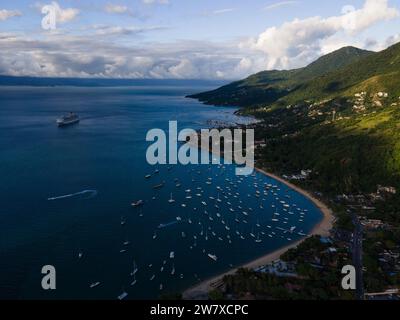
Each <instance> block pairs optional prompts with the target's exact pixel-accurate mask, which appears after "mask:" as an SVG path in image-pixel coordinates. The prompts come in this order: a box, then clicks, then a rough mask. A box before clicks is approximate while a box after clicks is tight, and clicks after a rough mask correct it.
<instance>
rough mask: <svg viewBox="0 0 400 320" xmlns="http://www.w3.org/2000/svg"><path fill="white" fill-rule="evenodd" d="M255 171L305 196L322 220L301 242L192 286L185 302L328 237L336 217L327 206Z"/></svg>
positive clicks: (206, 297)
mask: <svg viewBox="0 0 400 320" xmlns="http://www.w3.org/2000/svg"><path fill="white" fill-rule="evenodd" d="M255 170H256V171H257V172H259V173H262V174H264V175H266V176H268V177H270V178H273V179H275V180H277V181H279V182H281V183H283V184H285V185H286V186H288V187H289V188H291V189H293V190H295V191H296V192H298V193H300V194H302V195H303V196H305V197H306V198H307V199H309V200H310V201H311V202H312V203H313V204H314V205H315V206H316V207H317V208H318V209H319V210H320V211H321V213H322V215H323V218H322V220H321V221H320V222H319V223H318V224H317V225H315V226H314V228H313V229H312V231H311V232H310V234H309V235H308V236H306V237H304V238H302V239H301V240H299V241H297V242H294V243H292V244H290V245H287V246H285V247H283V248H280V249H278V250H275V251H273V252H271V253H268V254H266V255H265V256H262V257H260V258H257V259H255V260H253V261H251V262H249V263H246V264H244V265H242V266H240V267H238V268H234V269H231V270H229V271H227V272H225V273H222V274H219V275H217V276H215V277H212V278H210V279H207V280H205V281H202V282H201V283H199V284H197V285H194V286H192V287H191V288H188V289H187V290H185V291H184V292H183V294H182V297H183V299H184V300H206V299H208V292H209V291H210V290H213V289H215V288H217V287H218V285H219V284H220V283H221V281H222V279H223V277H225V276H227V275H233V274H235V273H236V272H237V271H238V270H239V269H243V268H244V269H255V268H258V267H261V266H263V265H266V264H269V263H271V262H273V261H275V260H278V259H279V258H280V257H281V256H282V255H283V254H284V253H285V252H286V251H288V250H290V249H293V248H296V247H297V246H298V245H299V244H301V243H302V242H303V241H305V240H306V239H307V238H309V237H310V236H315V235H320V236H328V235H329V232H330V230H331V229H332V227H333V222H334V219H335V218H334V216H333V213H332V210H331V209H329V208H328V206H327V205H325V204H324V203H323V202H322V201H320V200H319V199H317V198H315V197H314V196H313V195H312V194H311V193H310V192H308V191H306V190H304V189H301V188H300V187H298V186H296V185H294V184H292V183H290V182H289V181H286V180H284V179H283V178H281V177H279V176H277V175H274V174H272V173H269V172H266V171H265V170H263V169H260V168H255Z"/></svg>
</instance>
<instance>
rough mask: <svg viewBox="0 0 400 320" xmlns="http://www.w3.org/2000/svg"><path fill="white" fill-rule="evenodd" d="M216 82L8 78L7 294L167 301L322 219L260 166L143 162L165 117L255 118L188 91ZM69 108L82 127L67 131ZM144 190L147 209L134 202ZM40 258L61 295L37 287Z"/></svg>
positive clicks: (3, 127)
mask: <svg viewBox="0 0 400 320" xmlns="http://www.w3.org/2000/svg"><path fill="white" fill-rule="evenodd" d="M208 89H210V87H207V85H206V84H199V83H191V82H187V83H180V84H177V83H174V84H169V83H168V82H166V83H165V84H164V85H163V84H160V83H159V82H158V83H157V84H155V85H149V84H148V83H146V84H145V85H138V86H130V87H90V88H89V87H0V150H1V152H0V177H1V183H0V203H1V206H0V298H6V299H8V298H10V299H11V298H18V299H116V298H117V296H118V295H119V294H121V292H123V291H126V292H127V293H128V298H130V299H145V298H158V297H160V296H161V295H165V294H173V293H176V292H181V291H182V290H184V289H185V288H187V287H189V286H191V285H193V284H195V283H197V282H198V281H200V280H202V279H203V280H204V279H206V278H208V277H210V276H213V275H215V274H218V273H221V272H223V271H226V270H228V269H231V267H232V266H239V265H242V264H244V263H246V262H248V261H250V260H252V259H254V258H257V257H259V256H262V255H264V254H266V253H268V252H272V251H274V250H276V249H278V248H280V247H283V246H286V245H288V244H289V243H291V242H294V241H296V240H299V239H300V238H301V237H302V235H301V234H298V233H299V232H301V231H302V232H304V233H307V232H309V231H310V230H311V229H312V228H313V227H314V226H315V224H316V223H318V222H319V221H320V220H321V218H322V216H321V213H320V212H319V210H318V209H317V208H316V207H315V206H314V205H313V204H312V203H311V202H310V201H309V200H307V199H306V198H305V197H303V196H302V195H300V194H298V193H296V192H295V191H292V190H288V188H287V187H286V186H284V185H282V184H280V183H279V182H277V181H274V180H272V179H270V178H267V177H265V176H263V175H261V174H256V175H255V176H249V177H245V178H240V177H238V176H236V175H235V170H234V166H233V165H230V166H225V167H221V166H216V165H212V166H211V165H199V166H183V165H176V166H172V167H171V168H168V166H156V167H153V166H150V165H148V164H147V162H146V157H145V155H146V149H147V147H148V146H149V143H148V142H146V141H145V137H146V133H147V131H148V130H149V129H153V128H161V129H167V128H168V121H169V120H177V121H178V125H179V129H183V128H194V129H199V128H206V127H208V121H209V120H220V121H225V122H240V121H245V120H243V119H241V118H239V117H236V116H235V115H234V111H235V109H234V108H220V107H212V106H205V105H202V104H201V103H199V102H197V101H195V100H190V99H187V98H185V95H187V94H191V93H195V92H200V91H204V90H208ZM69 111H72V112H76V113H78V114H79V115H80V117H81V122H80V124H78V125H76V126H72V127H69V128H63V129H59V128H57V126H56V125H55V119H56V118H57V117H59V116H60V115H62V114H64V113H66V112H69ZM156 170H159V173H155V171H156ZM147 174H152V177H151V178H150V179H146V178H145V176H146V175H147ZM163 181H165V186H164V187H163V188H161V189H157V190H156V189H154V188H153V186H155V185H157V184H160V183H162V182H163ZM207 182H208V183H207ZM267 184H271V185H274V186H275V188H270V189H269V190H268V189H267V188H266V185H267ZM177 185H178V186H177ZM179 185H180V186H179ZM217 187H220V188H217ZM188 189H190V190H191V192H190V193H189V192H186V191H187V190H188ZM257 191H258V192H259V193H260V194H259V195H257ZM171 193H172V196H173V198H174V199H175V202H174V203H173V204H170V203H169V202H168V200H169V199H170V195H171ZM188 195H190V196H191V197H192V198H191V199H187V198H186V197H187V196H188ZM198 195H200V196H198ZM210 197H211V199H210ZM218 198H219V199H220V201H217V199H218ZM49 199H50V200H49ZM139 199H142V200H144V205H143V206H142V207H141V208H132V207H131V205H130V204H131V203H132V202H133V201H137V200H139ZM203 201H204V202H206V204H207V205H206V206H205V205H204V204H202V202H203ZM280 201H285V203H286V204H289V205H290V208H286V207H284V205H283V204H282V203H281V202H280ZM182 204H185V205H186V207H182ZM216 205H217V206H218V207H219V208H217V207H216ZM231 209H232V210H233V211H232V210H231ZM275 211H277V212H278V214H279V216H274V213H275ZM243 212H246V213H247V215H245V214H243ZM177 217H179V218H181V219H182V220H181V221H178V220H179V218H178V220H177V219H176V218H177ZM210 217H211V219H210ZM274 217H275V218H277V219H278V220H279V221H275V222H274V221H272V219H273V218H274ZM236 219H237V220H239V222H240V223H237V222H236V221H235V220H236ZM189 220H190V221H191V222H192V223H189ZM121 222H122V223H121ZM246 222H247V223H246ZM160 224H165V225H166V227H165V228H161V229H159V228H158V226H159V225H160ZM294 226H295V227H296V230H294V231H293V232H288V231H289V230H290V228H292V227H294ZM236 232H239V234H240V235H241V236H243V237H244V240H243V239H241V238H240V236H238V234H237V233H236ZM251 233H252V234H254V235H255V236H259V239H260V240H261V242H256V238H254V237H252V236H251V235H250V234H251ZM214 234H215V235H214ZM155 236H156V237H155ZM154 237H155V239H153V238H154ZM127 242H129V244H128V243H127ZM124 243H125V244H124ZM121 251H123V252H121ZM171 251H173V252H174V253H175V257H174V259H170V252H171ZM79 254H81V255H82V257H81V258H79ZM208 254H215V255H216V256H217V257H218V260H217V261H213V260H212V259H210V258H209V257H208ZM134 261H135V262H136V264H137V267H138V271H137V273H136V280H137V282H136V284H135V285H134V286H131V285H130V284H131V283H132V281H133V277H132V276H131V273H132V271H133V269H134V267H133V265H134ZM44 265H53V266H54V267H55V268H56V271H57V278H56V279H57V289H56V290H54V291H44V290H43V289H42V287H41V279H42V276H43V275H42V274H41V269H42V267H43V266H44ZM173 268H174V269H175V273H174V274H173V275H172V274H171V271H172V269H173ZM153 275H154V279H153V280H150V279H151V278H153ZM96 282H100V283H101V284H100V285H99V286H97V287H96V288H92V289H91V288H90V284H92V283H96ZM160 285H162V290H160Z"/></svg>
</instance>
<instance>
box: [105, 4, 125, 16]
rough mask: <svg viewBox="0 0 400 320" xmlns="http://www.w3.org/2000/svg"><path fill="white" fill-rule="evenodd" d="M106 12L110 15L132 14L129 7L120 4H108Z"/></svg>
mask: <svg viewBox="0 0 400 320" xmlns="http://www.w3.org/2000/svg"><path fill="white" fill-rule="evenodd" d="M105 11H106V12H108V13H115V14H126V13H130V10H129V8H128V7H127V6H124V5H118V4H111V3H109V4H107V5H106V6H105Z"/></svg>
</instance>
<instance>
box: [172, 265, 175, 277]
mask: <svg viewBox="0 0 400 320" xmlns="http://www.w3.org/2000/svg"><path fill="white" fill-rule="evenodd" d="M174 274H175V266H174V265H172V270H171V276H173V275H174Z"/></svg>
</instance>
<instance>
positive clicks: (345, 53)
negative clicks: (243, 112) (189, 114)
mask: <svg viewBox="0 0 400 320" xmlns="http://www.w3.org/2000/svg"><path fill="white" fill-rule="evenodd" d="M371 54H372V52H370V51H365V50H361V49H357V48H354V47H345V48H342V49H340V50H337V51H335V52H333V53H330V54H328V55H326V56H323V57H321V58H319V59H318V60H317V61H315V62H313V63H311V64H310V65H308V66H307V67H305V68H300V69H295V70H288V71H278V70H273V71H262V72H259V73H257V74H255V75H252V76H250V77H248V78H247V79H244V80H241V81H237V82H234V83H231V84H229V85H226V86H223V87H221V88H219V89H217V90H214V91H210V92H205V93H200V94H197V95H193V96H190V97H191V98H195V99H199V100H201V101H203V102H205V103H207V104H215V105H235V106H240V107H250V106H254V105H262V104H270V103H274V102H276V101H278V100H279V99H281V98H284V97H286V96H287V95H290V94H291V93H293V92H296V91H298V89H299V88H301V87H302V86H303V84H304V83H306V82H308V81H311V80H312V79H315V78H317V77H320V76H323V75H326V74H328V73H329V72H332V71H335V70H337V69H340V68H342V67H345V66H347V65H349V64H351V63H354V62H355V61H358V60H359V59H360V58H363V57H366V56H369V55H371Z"/></svg>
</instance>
